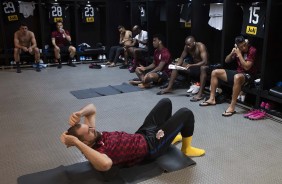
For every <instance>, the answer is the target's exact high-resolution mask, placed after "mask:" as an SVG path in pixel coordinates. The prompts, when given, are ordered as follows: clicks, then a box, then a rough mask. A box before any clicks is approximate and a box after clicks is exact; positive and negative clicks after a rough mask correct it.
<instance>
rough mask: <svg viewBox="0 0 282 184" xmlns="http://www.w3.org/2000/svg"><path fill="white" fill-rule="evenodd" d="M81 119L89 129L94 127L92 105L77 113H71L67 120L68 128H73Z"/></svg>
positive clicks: (94, 114) (94, 108)
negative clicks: (82, 118)
mask: <svg viewBox="0 0 282 184" xmlns="http://www.w3.org/2000/svg"><path fill="white" fill-rule="evenodd" d="M81 117H85V118H84V123H85V124H87V125H88V126H90V127H93V128H95V126H96V123H95V122H96V107H95V106H94V104H88V105H86V106H85V107H83V108H81V109H80V110H79V111H77V112H73V113H72V114H71V115H70V118H69V124H70V126H74V125H75V124H77V123H79V122H80V119H81Z"/></svg>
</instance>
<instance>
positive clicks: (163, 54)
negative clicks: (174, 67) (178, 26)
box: [154, 48, 171, 75]
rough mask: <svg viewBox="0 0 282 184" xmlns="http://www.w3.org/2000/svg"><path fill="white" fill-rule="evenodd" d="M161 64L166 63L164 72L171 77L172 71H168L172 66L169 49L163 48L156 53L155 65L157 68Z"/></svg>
mask: <svg viewBox="0 0 282 184" xmlns="http://www.w3.org/2000/svg"><path fill="white" fill-rule="evenodd" d="M160 62H165V66H164V68H163V70H162V71H164V72H166V73H167V74H168V75H170V73H171V70H170V69H168V65H169V64H171V55H170V52H169V50H168V49H167V48H163V49H162V50H159V49H156V50H155V52H154V64H155V66H156V67H157V66H159V64H160Z"/></svg>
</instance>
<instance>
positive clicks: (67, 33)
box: [63, 29, 71, 42]
mask: <svg viewBox="0 0 282 184" xmlns="http://www.w3.org/2000/svg"><path fill="white" fill-rule="evenodd" d="M63 34H64V35H65V37H66V39H67V40H68V41H69V42H70V41H71V36H70V33H69V32H68V31H65V30H64V29H63Z"/></svg>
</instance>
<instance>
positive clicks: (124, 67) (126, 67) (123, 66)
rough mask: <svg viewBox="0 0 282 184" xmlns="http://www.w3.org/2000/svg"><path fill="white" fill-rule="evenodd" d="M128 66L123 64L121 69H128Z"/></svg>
mask: <svg viewBox="0 0 282 184" xmlns="http://www.w3.org/2000/svg"><path fill="white" fill-rule="evenodd" d="M128 67H129V66H128V65H122V66H120V67H119V69H128Z"/></svg>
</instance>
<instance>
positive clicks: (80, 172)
mask: <svg viewBox="0 0 282 184" xmlns="http://www.w3.org/2000/svg"><path fill="white" fill-rule="evenodd" d="M194 164H196V162H194V161H193V160H192V159H190V158H189V157H187V156H185V155H184V154H183V153H182V152H181V151H180V150H179V149H178V148H177V147H175V146H173V145H172V146H170V148H169V149H168V151H167V152H166V153H165V154H163V155H162V156H160V157H158V158H157V159H155V160H152V161H147V160H146V161H144V162H142V163H141V164H138V165H135V166H133V167H123V168H120V167H112V168H111V169H110V170H109V171H107V172H100V171H97V170H95V169H94V168H93V167H92V166H91V164H90V163H89V162H88V161H86V162H81V163H76V164H73V165H68V166H59V167H57V168H54V169H50V170H46V171H41V172H37V173H32V174H27V175H23V176H20V177H19V178H18V180H17V181H18V184H39V183H40V184H50V183H52V184H90V183H91V184H93V183H95V184H102V183H110V184H123V183H138V182H141V181H145V180H147V179H150V178H153V177H156V176H159V175H161V174H162V173H164V172H172V171H177V170H180V169H183V168H186V167H188V166H191V165H194Z"/></svg>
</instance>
